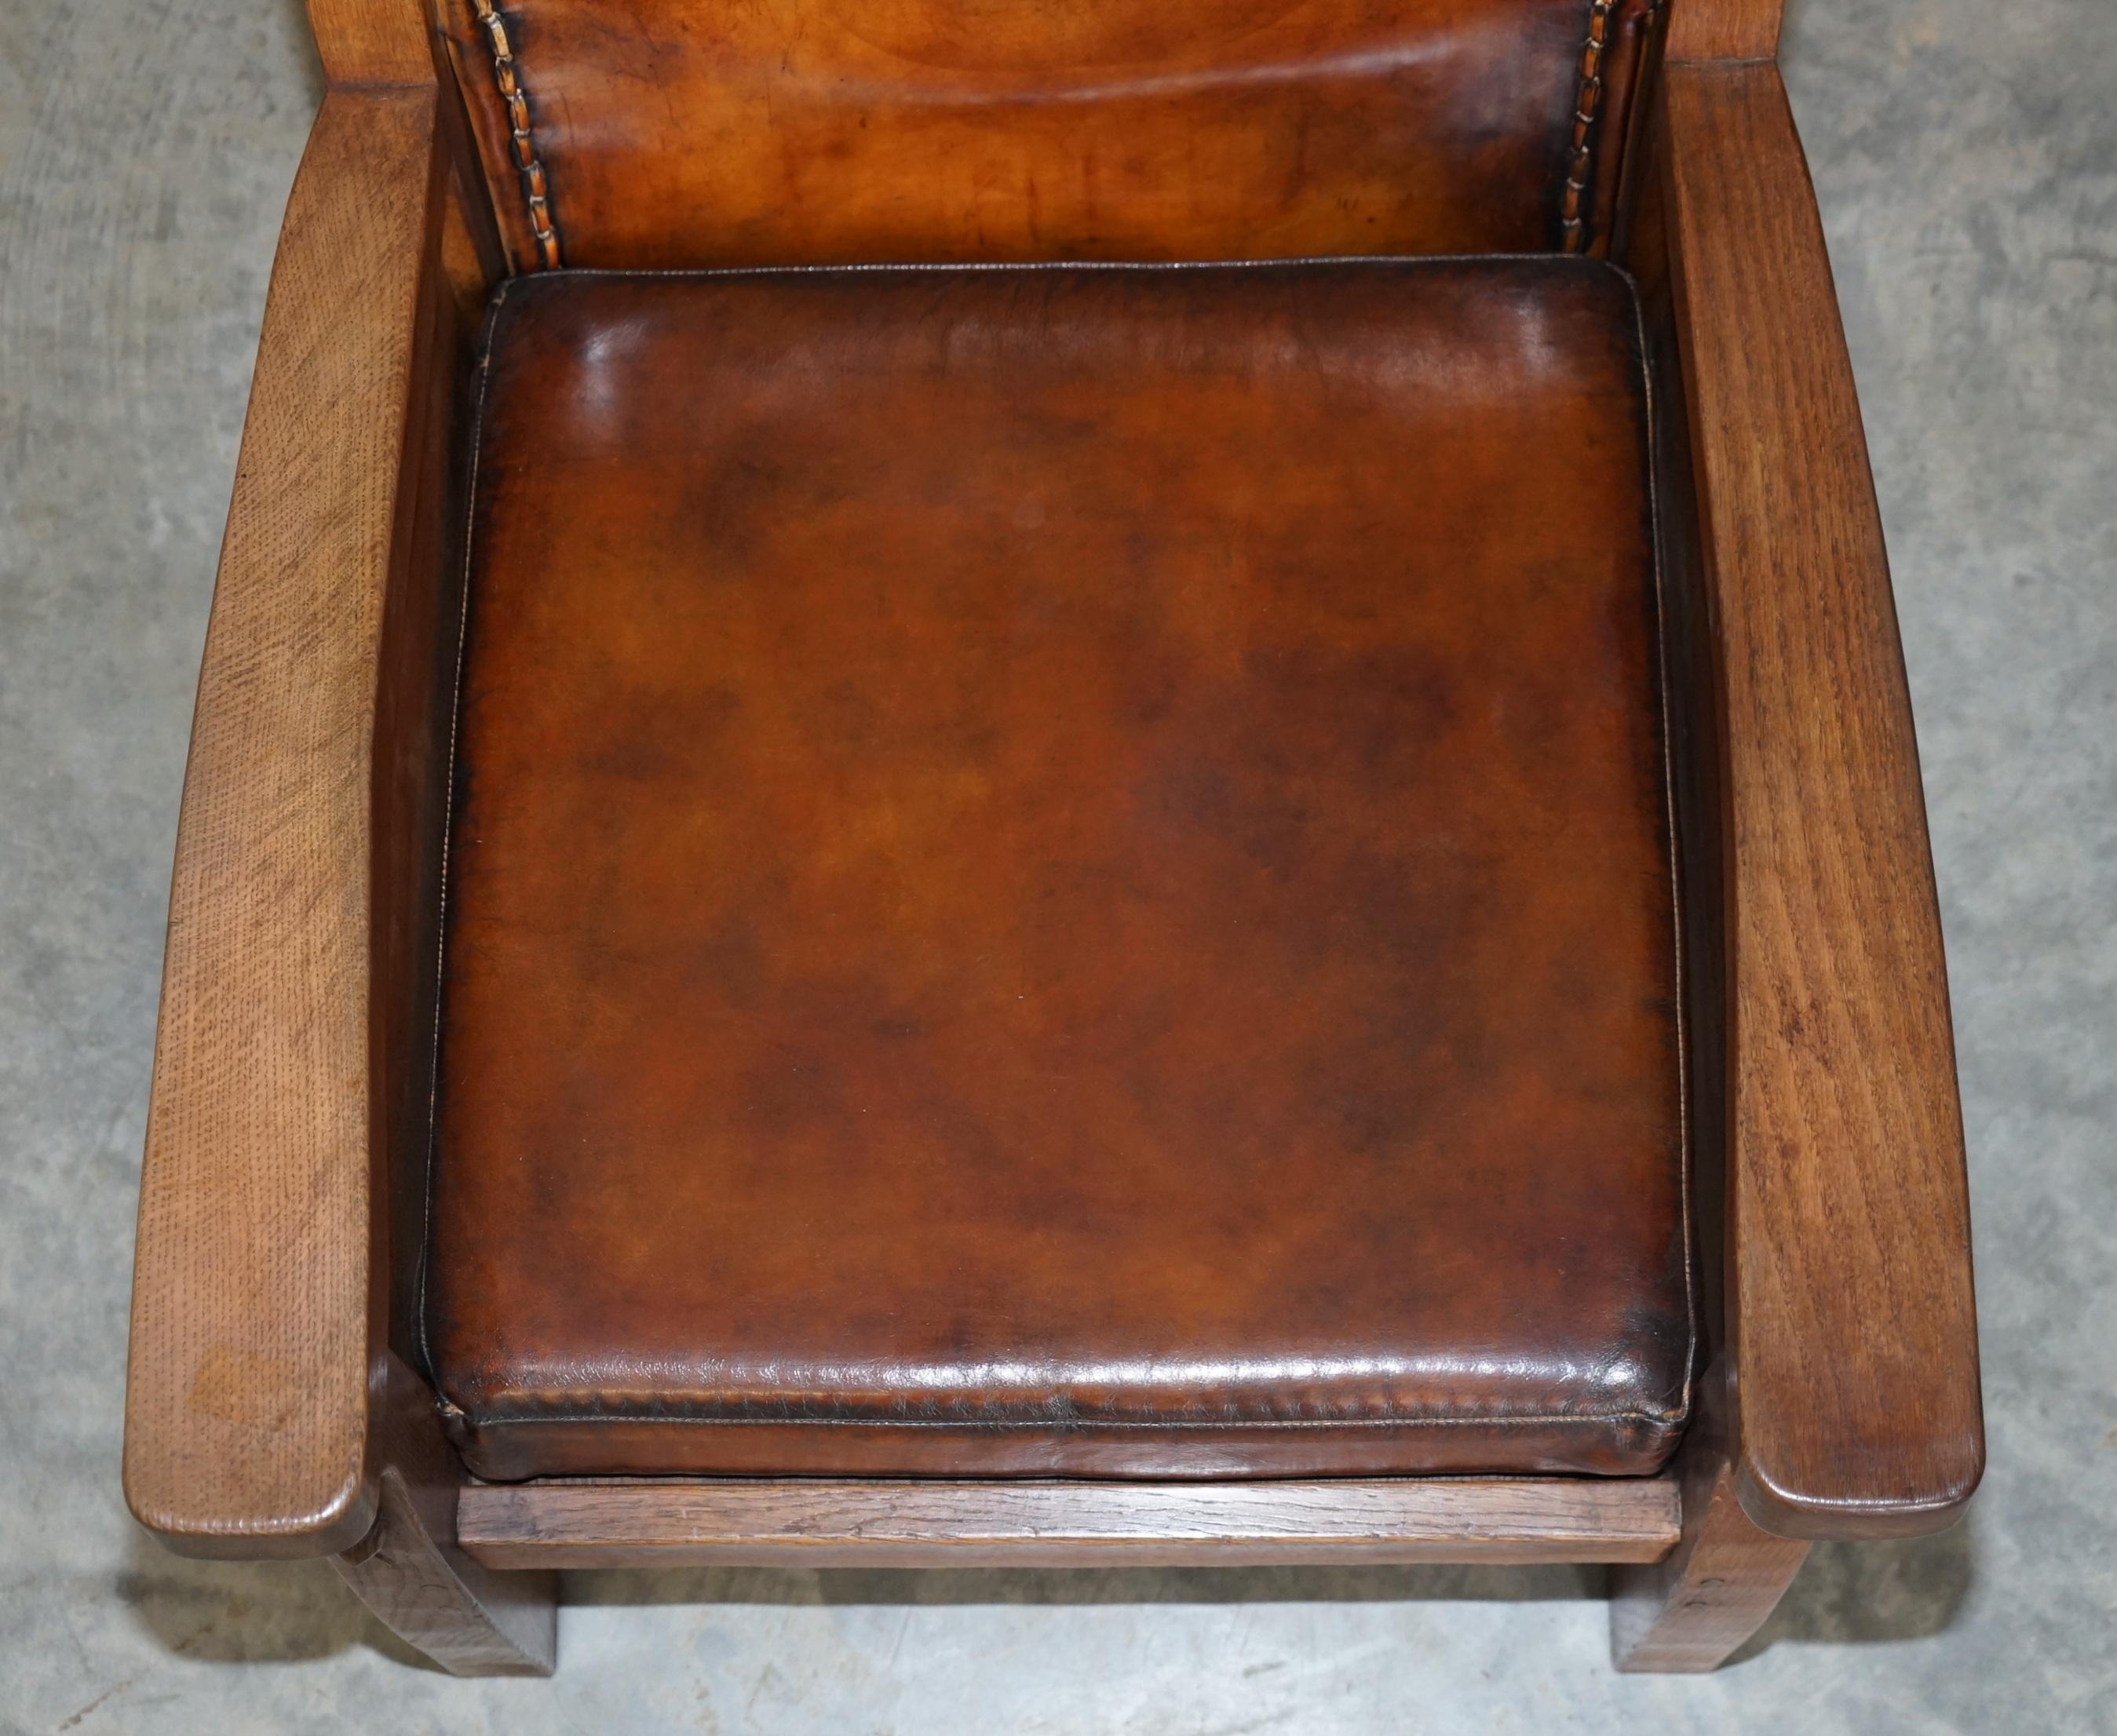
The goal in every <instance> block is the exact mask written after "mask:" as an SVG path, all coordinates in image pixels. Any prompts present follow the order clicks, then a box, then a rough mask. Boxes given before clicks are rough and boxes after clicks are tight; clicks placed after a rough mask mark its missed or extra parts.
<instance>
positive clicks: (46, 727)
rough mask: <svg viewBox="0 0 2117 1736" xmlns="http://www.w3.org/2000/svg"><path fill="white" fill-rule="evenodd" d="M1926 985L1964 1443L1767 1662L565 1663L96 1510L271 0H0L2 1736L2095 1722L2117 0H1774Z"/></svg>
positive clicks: (1056, 1638) (2112, 758)
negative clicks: (1978, 1338) (423, 1644)
mask: <svg viewBox="0 0 2117 1736" xmlns="http://www.w3.org/2000/svg"><path fill="white" fill-rule="evenodd" d="M1791 12H1792V26H1791V29H1790V31H1789V36H1788V43H1787V56H1786V58H1787V66H1788V70H1789V77H1790V81H1791V82H1792V86H1793V89H1794V94H1795V98H1796V108H1798V109H1799V111H1800V115H1801V122H1802V126H1803V127H1804V130H1805V131H1806V136H1807V139H1808V141H1809V145H1810V150H1811V152H1812V154H1813V156H1814V159H1815V169H1816V174H1817V179H1818V182H1819V183H1820V191H1821V194H1822V200H1823V205H1824V213H1825V215H1826V217H1827V218H1828V219H1829V226H1830V236H1831V242H1832V247H1833V254H1834V256H1835V258H1836V260H1837V265H1838V276H1839V283H1840V288H1841V289H1842V291H1843V299H1844V306H1845V311H1846V315H1847V320H1848V322H1849V325H1850V329H1851V334H1852V348H1853V353H1854V358H1855V360H1856V363H1857V365H1858V369H1859V375H1860V383H1861V390H1862V394H1863V397H1864V399H1865V403H1866V413H1867V420H1868V426H1869V428H1870V433H1871V435H1872V437H1873V444H1874V455H1875V467H1876V471H1877V480H1878V481H1879V487H1880V492H1881V499H1882V504H1883V510H1884V516H1885V517H1886V518H1887V520H1888V525H1889V536H1890V543H1891V546H1892V549H1893V553H1894V557H1895V563H1896V571H1897V579H1898V599H1899V601H1900V604H1901V606H1902V609H1903V626H1904V637H1905V649H1906V652H1907V656H1908V659H1909V662H1910V667H1911V675H1912V688H1913V690H1914V693H1915V697H1916V702H1917V707H1918V716H1919V721H1920V725H1921V739H1922V742H1923V745H1924V750H1925V762H1926V782H1927V788H1928V790H1929V792H1930V801H1931V807H1932V819H1933V828H1934V842H1935V850H1936V853H1937V856H1938V859H1939V877H1940V891H1941V900H1942V904H1943V906H1944V915H1945V919H1946V923H1947V928H1948V936H1949V958H1950V965H1951V969H1952V971H1953V982H1954V992H1955V1004H1956V1015H1957V1029H1958V1040H1959V1043H1960V1048H1961V1054H1962V1080H1963V1086H1964V1094H1965V1098H1966V1106H1967V1117H1968V1126H1969V1138H1970V1152H1971V1164H1972V1186H1973V1189H1974V1193H1975V1198H1976V1234H1977V1254H1978V1259H1979V1268H1978V1277H1979V1291H1980V1301H1981V1310H1982V1318H1983V1324H1984V1333H1985V1352H1986V1402H1987V1406H1988V1408H1989V1411H1990V1421H1991V1448H1992V1469H1991V1473H1990V1477H1989V1479H1988V1480H1987V1483H1986V1488H1985V1491H1984V1493H1983V1494H1982V1495H1981V1497H1980V1499H1979V1501H1978V1503H1977V1505H1976V1508H1975V1510H1974V1513H1973V1514H1972V1517H1971V1519H1970V1520H1969V1522H1967V1524H1966V1525H1965V1526H1962V1527H1961V1528H1959V1529H1958V1530H1957V1531H1954V1532H1953V1533H1951V1534H1949V1535H1948V1536H1944V1537H1940V1538H1937V1539H1934V1540H1928V1541H1925V1542H1921V1543H1916V1544H1907V1545H1896V1546H1885V1547H1875V1548H1868V1549H1864V1550H1855V1549H1851V1548H1822V1549H1819V1550H1817V1551H1816V1553H1815V1556H1814V1558H1813V1559H1812V1562H1811V1564H1810V1567H1809V1568H1808V1570H1807V1572H1806V1574H1805V1576H1804V1577H1803V1578H1802V1579H1801V1581H1800V1582H1799V1583H1798V1585H1797V1586H1796V1589H1795V1591H1793V1593H1792V1595H1791V1596H1790V1597H1789V1598H1788V1599H1787V1602H1786V1604H1785V1605H1784V1606H1783V1609H1782V1610H1781V1611H1780V1613H1779V1614H1778V1616H1777V1617H1775V1618H1774V1619H1773V1622H1772V1623H1771V1624H1770V1626H1769V1628H1768V1629H1767V1630H1766V1632H1765V1635H1764V1637H1763V1642H1762V1643H1761V1644H1760V1646H1758V1647H1756V1648H1753V1649H1752V1650H1751V1651H1750V1652H1749V1653H1747V1654H1746V1655H1745V1659H1744V1660H1743V1661H1741V1662H1740V1663H1738V1664H1737V1665H1735V1666H1734V1667H1732V1668H1731V1669H1727V1670H1725V1671H1723V1673H1722V1674H1719V1675H1718V1676H1716V1677H1713V1678H1704V1679H1669V1680H1640V1679H1627V1678H1618V1677H1616V1676H1614V1675H1612V1674H1611V1673H1610V1672H1609V1669H1608V1667H1607V1663H1606V1661H1605V1657H1604V1651H1603V1646H1604V1637H1603V1636H1604V1626H1603V1608H1602V1605H1600V1604H1599V1603H1598V1602H1595V1601H1594V1600H1592V1593H1593V1591H1594V1582H1593V1579H1592V1577H1591V1576H1589V1575H1588V1574H1585V1573H1575V1572H1573V1571H1571V1570H1553V1571H1520V1570H1515V1571H1508V1572H1499V1571H1489V1572H1487V1571H1478V1572H1472V1571H1462V1570H1436V1571H1409V1570H1407V1571H1354V1572H1338V1573H1320V1572H1283V1573H1267V1572H1254V1573H1229V1574H1225V1575H1215V1574H1211V1573H1146V1572H1140V1573H1110V1574H1088V1575H1077V1576H1068V1575H1063V1574H1057V1573H945V1574H937V1575H934V1576H931V1577H915V1576H904V1575H890V1574H882V1573H864V1574H807V1573H682V1574H675V1575H669V1576H662V1577H653V1576H648V1575H643V1574H625V1573H599V1574H583V1575H579V1576H577V1577H575V1578H574V1580H573V1582H571V1584H570V1586H569V1588H568V1591H569V1597H570V1604H569V1606H568V1608H567V1609H566V1611H565V1616H564V1624H563V1631H562V1639H561V1646H562V1651H563V1653H564V1662H563V1665H562V1669H561V1674H560V1677H559V1678H558V1680H557V1681H556V1683H551V1684H544V1683H482V1684H479V1683H456V1682H454V1681H451V1680H450V1679H448V1678H445V1677H443V1676H440V1675H438V1674H434V1673H432V1672H431V1671H428V1670H424V1669H419V1668H417V1667H415V1666H414V1665H413V1664H412V1663H411V1662H409V1661H408V1660H407V1658H406V1656H405V1655H404V1654H403V1653H402V1651H400V1650H399V1648H397V1647H396V1646H395V1645H394V1642H391V1641H390V1639H389V1638H388V1637H386V1636H385V1635H384V1634H383V1633H382V1632H381V1630H380V1629H379V1628H376V1627H375V1626H374V1625H373V1624H372V1623H370V1622H369V1621H368V1620H367V1619H366V1618H365V1617H364V1616H363V1614H362V1613H361V1612H360V1610H359V1609H357V1606H356V1605H354V1604H353V1602H352V1600H351V1599H350V1598H349V1597H348V1596H347V1595H346V1594H344V1592H343V1591H341V1590H340V1589H339V1586H338V1584H337V1582H335V1580H334V1577H333V1576H332V1575H331V1573H330V1571H329V1570H328V1569H327V1568H325V1567H323V1566H321V1565H319V1564H313V1563H307V1564H301V1565H293V1566H285V1567H278V1568H238V1567H233V1566H229V1567H222V1566H213V1565H205V1564H201V1563H189V1562H183V1561H179V1560H178V1559H175V1558H173V1557H171V1556H168V1555H165V1554H162V1553H160V1552H159V1551H158V1550H155V1548H153V1547H152V1546H150V1545H148V1544H147V1543H146V1542H145V1540H144V1539H143V1538H142V1537H141V1536H139V1535H138V1534H137V1533H136V1531H134V1529H133V1527H132V1526H131V1522H129V1520H128V1519H127V1517H126V1515H125V1513H124V1511H123V1508H122V1505H121V1504H120V1502H119V1499H118V1429H119V1404H120V1394H121V1391H122V1379H123V1361H124V1349H125V1310H126V1301H127V1282H128V1271H129V1265H130V1258H131V1231H132V1212H133V1199H134V1186H135V1180H136V1172H137V1166H138V1163H139V1152H140V1140H141V1122H142V1117H143V1112H144V1109H145V1091H146V1080H147V1060H148V1054H149V1048H150V1041H151V1038H152V1035H153V1027H154V1016H155V983H156V978H157V974H158V972H159V966H160V960H161V945H162V925H163V917H164V898H165V896H166V886H167V880H168V864H169V854H170V846H171V838H172V833H173V826H174V822H175V816H176V803H177V794H178V781H179V778H180V776H181V773H182V762H183V753H184V739H185V730H186V727H187V720H188V717H189V715H190V709H191V689H192V683H193V680H194V678H195V675H196V667H197V662H198V655H199V649H200V644H201V636H202V633H203V631H204V629H205V615H206V606H207V599H208V593H209V587H210V582H211V578H212V573H213V565H214V550H215V547H216V545H217V543H218V541H219V533H220V521H221V515H222V513H223V511H224V507H225V504H226V501H227V497H228V483H229V478H230V476H231V474H232V470H233V462H234V454H235V443H236V436H237V434H238V429H239V427H240V424H241V420H242V407H243V398H244V393H245V389H246V386H247V380H248V375H249V370H250V366H251V356H252V352H253V347H254V344H255V341H256V326H257V321H258V318H259V315H260V311H261V308H262V306H263V302H264V295H265V274H266V270H267V268H268V265H269V264H270V257H271V251H272V243H273V237H274V233H275V232H276V230H277V228H278V224H279V214H280V208H281V205H282V202H283V200H284V196H285V191H286V188H287V186H288V182H289V180H290V178H291V177H292V175H293V168H294V163H295V160H296V158H297V154H298V153H299V150H300V148H301V143H302V136H303V133H304V131H305V130H306V128H307V124H308V119H309V117H310V114H311V112H312V110H313V108H314V107H315V104H316V98H317V76H316V69H315V66H314V63H313V60H312V58H311V53H310V50H309V48H308V47H307V42H306V39H305V38H304V36H303V34H302V27H301V24H300V20H299V16H298V12H297V7H296V6H295V5H294V4H293V0H185V3H184V4H182V5H181V6H172V5H170V4H169V3H168V0H70V3H69V0H0V505H4V516H0V1157H4V1163H0V1303H4V1308H5V1314H4V1318H0V1382H4V1386H0V1391H4V1393H5V1396H6V1401H7V1402H6V1403H5V1404H4V1407H0V1429H4V1430H5V1440H6V1445H7V1460H6V1470H5V1474H4V1476H0V1728H4V1729H7V1730H9V1731H16V1730H19V1731H25V1732H29V1731H35V1732H60V1731H65V1732H72V1731H78V1732H80V1733H81V1736H94V1733H95V1732H98V1731H105V1730H120V1729H136V1730H153V1731H155V1732H158V1733H165V1736H179V1733H183V1732H189V1731H210V1732H214V1733H215V1736H238V1733H242V1732H249V1731H271V1732H284V1731H293V1730H302V1731H337V1730H340V1729H345V1730H353V1729H360V1730H372V1729H389V1730H395V1729H405V1730H425V1729H433V1730H447V1731H450V1732H477V1731H482V1730H487V1729H505V1730H507V1731H509V1732H511V1733H520V1736H535V1733H541V1732H545V1731H557V1730H589V1729H593V1730H597V1731H603V1730H625V1731H630V1730H642V1731H645V1730H662V1729H670V1730H676V1729H685V1730H702V1731H723V1732H739V1731H750V1730H770V1731H773V1732H778V1733H791V1732H802V1731H809V1730H828V1731H830V1732H833V1733H834V1736H881V1733H883V1732H917V1733H920V1736H940V1733H944V1732H952V1731H957V1730H962V1731H978V1732H981V1733H982V1732H986V1731H990V1730H992V1729H1017V1730H1022V1731H1038V1732H1054V1733H1055V1732H1068V1731H1080V1732H1109V1731H1111V1730H1118V1729H1122V1730H1126V1731H1134V1732H1142V1733H1151V1736H1205V1733H1208V1732H1213V1733H1223V1736H1234V1733H1236V1732H1242V1731H1258V1730H1266V1729H1272V1730H1284V1731H1289V1732H1293V1731H1303V1732H1306V1731H1368V1730H1381V1729H1392V1730H1395V1729H1432V1730H1456V1729H1460V1730H1481V1731H1510V1730H1518V1731H1534V1732H1538V1733H1542V1732H1552V1731H1580V1732H1589V1731H1603V1730H1612V1731H1614V1730H1618V1729H1647V1730H1658V1729H1673V1728H1677V1727H1678V1726H1679V1725H1681V1726H1686V1727H1689V1728H1691V1729H1702V1730H1710V1731H1716V1732H1736V1731H1753V1730H1755V1731H1771V1732H1787V1731H1801V1732H1804V1733H1807V1736H1828V1733H1832V1732H1840V1731H1847V1732H1850V1731H1856V1732H1859V1733H1861V1736H1884V1733H1889V1732H1896V1731H1966V1732H1988V1731H1991V1732H2015V1731H2026V1732H2073V1731H2104V1732H2110V1731H2117V1547H2113V1536H2112V1524H2111V1516H2112V1515H2113V1514H2117V1308H2114V1307H2113V1303H2112V1296H2113V1294H2117V1285H2113V1283H2112V1281H2111V1272H2112V1269H2113V1264H2117V1161H2113V1153H2112V1150H2111V1129H2112V1124H2113V1121H2117V1073H2114V1072H2113V1061H2112V1056H2113V1052H2117V923H2113V917H2117V527H2114V525H2117V101H2113V99H2112V98H2111V96H2110V92H2111V90H2113V89H2117V12H2113V9H2112V7H2111V6H2110V0H2009V3H2008V4H2007V5H2005V6H2004V7H1995V5H1994V3H1993V0H1792V7H1791Z"/></svg>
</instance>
